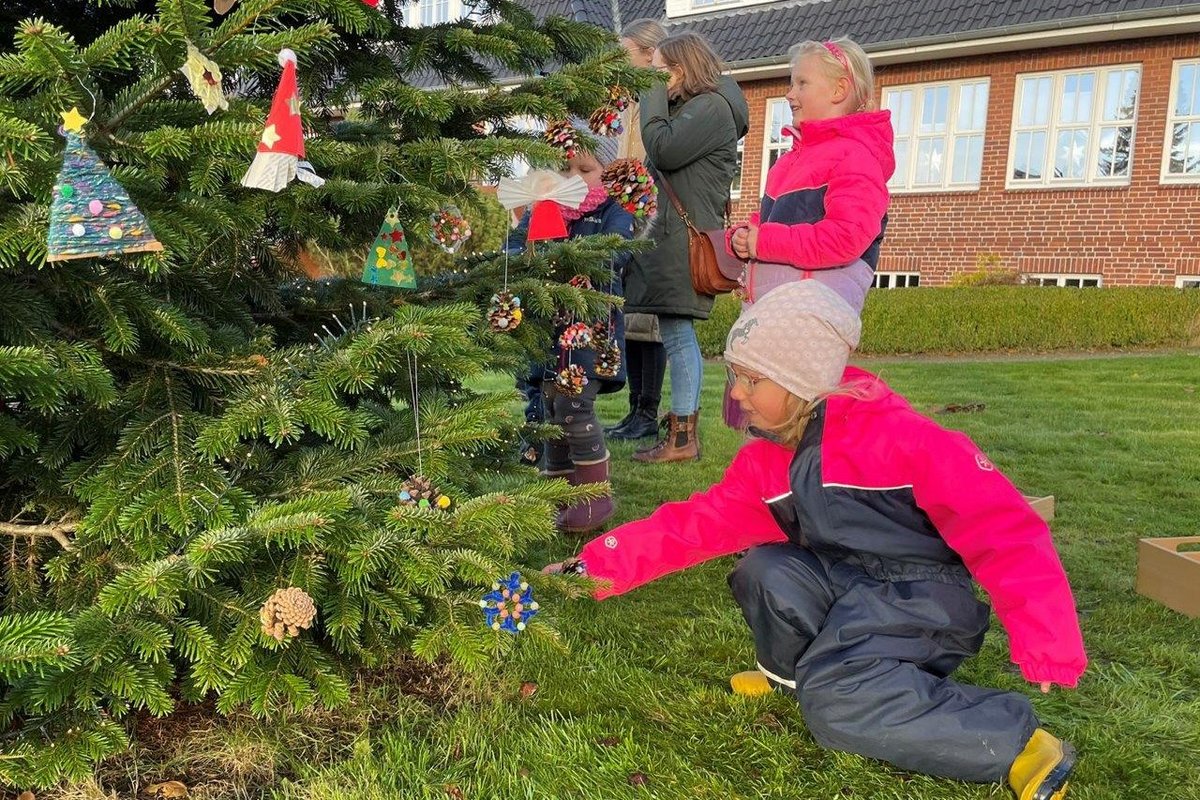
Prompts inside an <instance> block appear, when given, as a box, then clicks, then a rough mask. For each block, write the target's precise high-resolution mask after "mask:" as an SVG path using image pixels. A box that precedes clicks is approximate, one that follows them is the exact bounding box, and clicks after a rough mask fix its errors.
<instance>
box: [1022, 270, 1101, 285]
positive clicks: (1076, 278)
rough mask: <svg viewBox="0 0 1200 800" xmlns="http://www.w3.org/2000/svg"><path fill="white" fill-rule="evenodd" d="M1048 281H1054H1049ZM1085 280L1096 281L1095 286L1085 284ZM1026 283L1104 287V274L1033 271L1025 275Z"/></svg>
mask: <svg viewBox="0 0 1200 800" xmlns="http://www.w3.org/2000/svg"><path fill="white" fill-rule="evenodd" d="M1048 281H1054V282H1053V283H1048ZM1084 281H1095V282H1096V283H1095V285H1094V286H1088V285H1085V284H1084ZM1025 283H1026V284H1032V285H1034V286H1059V287H1063V288H1072V289H1100V288H1103V287H1104V276H1103V275H1096V274H1079V275H1075V274H1068V273H1058V272H1033V273H1030V274H1028V275H1026V276H1025Z"/></svg>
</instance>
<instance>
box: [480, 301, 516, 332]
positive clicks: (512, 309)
mask: <svg viewBox="0 0 1200 800" xmlns="http://www.w3.org/2000/svg"><path fill="white" fill-rule="evenodd" d="M523 317H524V314H523V313H522V311H521V298H519V297H515V296H514V295H513V294H512V292H508V291H500V292H496V293H495V294H494V295H492V302H491V305H490V306H489V307H488V314H487V319H488V327H489V328H491V329H492V330H493V331H495V332H496V333H511V332H512V331H514V330H516V329H517V326H518V325H520V324H521V319H522V318H523Z"/></svg>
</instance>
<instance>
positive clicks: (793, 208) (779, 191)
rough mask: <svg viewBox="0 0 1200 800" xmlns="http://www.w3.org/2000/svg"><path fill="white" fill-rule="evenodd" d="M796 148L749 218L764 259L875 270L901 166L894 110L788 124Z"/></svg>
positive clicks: (781, 162)
mask: <svg viewBox="0 0 1200 800" xmlns="http://www.w3.org/2000/svg"><path fill="white" fill-rule="evenodd" d="M784 132H785V133H789V134H791V136H792V138H793V142H792V148H791V150H789V151H788V152H786V153H784V154H783V155H782V156H780V157H779V160H778V161H777V162H775V165H774V166H772V167H771V171H770V172H768V173H767V185H766V192H765V194H764V195H763V198H762V205H761V208H760V210H759V211H758V212H756V213H755V214H753V215H751V217H750V224H751V225H758V226H759V230H758V244H757V258H758V260H759V261H766V262H777V263H781V264H792V265H794V266H797V267H801V268H803V269H809V270H813V269H828V268H831V267H844V266H846V265H847V264H850V263H852V262H854V261H856V260H857V259H860V258H861V259H862V260H863V261H865V262H866V264H867V265H868V266H869V267H870V268H871V269H875V267H876V264H877V261H878V259H879V246H880V243H881V242H882V241H883V228H884V225H885V215H886V214H887V210H888V202H889V196H888V189H887V182H888V179H889V178H891V177H892V173H893V172H894V171H895V169H896V160H895V155H894V154H893V150H892V141H893V135H892V124H891V114H890V112H888V111H867V112H861V113H858V114H850V115H849V116H845V117H837V118H834V119H825V120H816V121H813V122H803V123H801V124H800V127H799V128H798V129H797V128H792V127H787V128H785V129H784Z"/></svg>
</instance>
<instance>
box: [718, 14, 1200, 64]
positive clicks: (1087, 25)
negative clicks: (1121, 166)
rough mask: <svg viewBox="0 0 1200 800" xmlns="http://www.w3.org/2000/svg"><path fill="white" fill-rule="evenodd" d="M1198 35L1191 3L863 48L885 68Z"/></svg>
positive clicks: (774, 59) (776, 59) (770, 60)
mask: <svg viewBox="0 0 1200 800" xmlns="http://www.w3.org/2000/svg"><path fill="white" fill-rule="evenodd" d="M1185 11H1186V12H1189V13H1184V12H1185ZM1197 31H1200V6H1197V5H1196V4H1190V5H1175V6H1169V7H1166V8H1156V9H1150V10H1145V11H1117V12H1113V13H1110V14H1097V15H1095V16H1092V17H1078V18H1073V19H1065V20H1051V21H1048V22H1029V23H1024V24H1021V25H1009V26H1005V27H1002V28H991V29H988V31H987V33H988V34H989V35H986V36H981V35H980V34H981V33H982V32H981V31H962V32H959V33H951V34H943V35H940V36H924V37H915V38H910V39H896V40H892V41H885V42H874V43H872V44H869V45H864V46H863V49H864V50H866V51H867V53H868V54H869V55H870V56H871V63H872V64H874V65H875V66H887V65H889V64H906V63H911V62H914V61H932V60H940V59H947V58H962V57H965V56H977V55H988V54H992V53H1005V52H1012V51H1014V50H1028V49H1031V48H1037V49H1041V48H1047V47H1061V46H1064V45H1073V44H1084V43H1088V42H1106V41H1116V40H1123V39H1138V38H1143V37H1149V36H1169V35H1172V34H1181V33H1196V32H1197ZM788 69H789V68H788V58H787V54H786V53H780V54H779V55H773V56H767V57H763V58H753V59H746V60H744V61H735V62H732V63H730V64H729V73H730V74H731V75H732V76H733V77H735V78H737V79H738V80H758V79H763V78H779V77H784V76H786V75H787V74H788Z"/></svg>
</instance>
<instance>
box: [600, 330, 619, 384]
mask: <svg viewBox="0 0 1200 800" xmlns="http://www.w3.org/2000/svg"><path fill="white" fill-rule="evenodd" d="M620 371H621V346H620V345H619V344H617V341H616V340H615V339H606V340H605V341H604V346H603V347H600V346H599V345H597V346H596V374H597V375H598V376H600V377H601V378H615V377H617V373H618V372H620Z"/></svg>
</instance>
